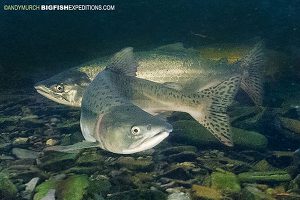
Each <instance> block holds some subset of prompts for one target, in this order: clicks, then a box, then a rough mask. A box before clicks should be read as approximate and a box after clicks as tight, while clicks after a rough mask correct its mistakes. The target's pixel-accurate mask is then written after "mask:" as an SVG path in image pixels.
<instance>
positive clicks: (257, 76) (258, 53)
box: [239, 41, 265, 106]
mask: <svg viewBox="0 0 300 200" xmlns="http://www.w3.org/2000/svg"><path fill="white" fill-rule="evenodd" d="M263 49H264V43H263V42H262V41H260V42H258V43H257V44H256V45H255V47H254V48H253V49H252V50H251V51H250V52H249V53H248V55H246V57H244V58H243V59H242V60H241V61H240V62H239V64H240V66H241V68H242V70H243V76H242V80H241V88H242V89H243V90H244V91H245V92H246V93H247V94H248V95H249V97H250V98H251V99H252V101H253V102H254V103H255V104H256V105H257V106H261V105H262V102H263V70H262V66H263V65H264V61H265V58H264V51H263Z"/></svg>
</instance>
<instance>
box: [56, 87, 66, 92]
mask: <svg viewBox="0 0 300 200" xmlns="http://www.w3.org/2000/svg"><path fill="white" fill-rule="evenodd" d="M55 89H56V90H57V91H58V92H63V91H64V86H63V85H56V86H55Z"/></svg>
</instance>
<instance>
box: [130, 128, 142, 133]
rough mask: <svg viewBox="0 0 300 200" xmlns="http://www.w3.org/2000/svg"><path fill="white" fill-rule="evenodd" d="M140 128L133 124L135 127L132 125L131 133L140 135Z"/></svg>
mask: <svg viewBox="0 0 300 200" xmlns="http://www.w3.org/2000/svg"><path fill="white" fill-rule="evenodd" d="M140 131H141V130H140V128H139V127H137V126H133V127H131V133H132V134H133V135H138V134H139V133H140Z"/></svg>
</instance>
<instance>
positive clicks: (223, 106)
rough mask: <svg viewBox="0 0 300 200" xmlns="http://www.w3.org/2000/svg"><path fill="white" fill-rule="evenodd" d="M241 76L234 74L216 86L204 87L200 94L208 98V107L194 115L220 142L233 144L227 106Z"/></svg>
mask: <svg viewBox="0 0 300 200" xmlns="http://www.w3.org/2000/svg"><path fill="white" fill-rule="evenodd" d="M240 81H241V77H240V76H234V77H231V78H230V79H229V80H226V81H224V82H222V83H220V84H218V85H216V86H212V87H210V88H207V89H204V90H202V91H200V92H199V94H200V95H201V96H202V97H204V98H207V104H205V106H206V107H204V108H202V110H201V113H199V112H197V113H196V112H195V113H194V115H193V117H194V118H195V119H196V120H197V121H198V122H199V123H200V124H202V125H203V126H204V127H205V128H207V129H208V130H209V131H210V132H211V133H212V134H213V135H214V136H215V137H216V138H217V139H218V140H219V141H220V142H222V143H223V144H225V145H227V146H233V141H232V137H231V129H230V121H229V116H228V115H227V113H226V112H227V108H228V106H230V105H231V103H232V102H233V99H234V97H235V95H236V93H237V91H238V89H239V86H240Z"/></svg>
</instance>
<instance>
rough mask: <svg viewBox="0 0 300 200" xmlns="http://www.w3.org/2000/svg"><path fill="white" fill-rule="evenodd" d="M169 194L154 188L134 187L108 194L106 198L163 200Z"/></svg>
mask: <svg viewBox="0 0 300 200" xmlns="http://www.w3.org/2000/svg"><path fill="white" fill-rule="evenodd" d="M166 198H167V195H166V194H165V193H163V192H161V191H159V190H152V189H141V190H140V189H134V190H129V191H125V192H117V193H114V194H111V195H108V196H107V198H106V200H120V199H123V200H127V199H128V200H129V199H130V200H131V199H134V200H145V199H151V200H162V199H166Z"/></svg>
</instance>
